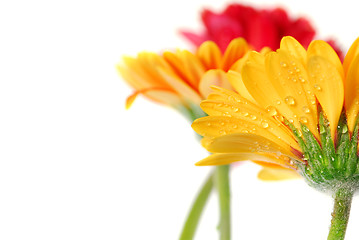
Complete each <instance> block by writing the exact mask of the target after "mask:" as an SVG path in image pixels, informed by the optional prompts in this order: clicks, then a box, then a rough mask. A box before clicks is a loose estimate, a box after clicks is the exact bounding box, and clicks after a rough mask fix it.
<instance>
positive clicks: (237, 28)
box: [181, 3, 341, 57]
mask: <svg viewBox="0 0 359 240" xmlns="http://www.w3.org/2000/svg"><path fill="white" fill-rule="evenodd" d="M202 21H203V24H204V26H205V31H204V32H203V33H201V34H198V33H193V32H191V31H181V34H182V35H183V36H185V37H186V38H187V39H188V40H189V41H191V42H192V43H193V44H194V45H196V46H199V45H200V44H201V43H203V42H204V41H207V40H211V41H214V42H215V43H216V44H217V45H218V46H219V47H220V49H222V50H223V51H224V50H225V49H226V47H227V45H228V43H229V42H230V41H231V40H232V39H234V38H237V37H243V38H244V39H246V40H247V42H248V43H249V44H250V45H251V46H252V47H253V48H254V49H255V50H257V51H259V50H261V49H262V48H263V47H269V48H271V49H277V48H279V42H280V40H281V39H282V37H284V36H293V37H294V38H295V39H297V41H299V42H300V43H301V44H302V45H303V46H304V47H307V46H308V44H309V43H310V42H311V41H312V40H313V38H314V36H315V34H316V33H315V29H314V28H313V26H312V25H311V23H310V21H309V20H307V19H306V18H304V17H300V18H292V17H290V16H289V15H288V13H287V12H286V11H285V10H284V9H282V8H274V9H270V8H265V9H259V8H254V7H250V6H246V5H243V4H236V3H235V4H230V5H228V6H227V7H226V9H225V10H224V11H222V12H219V13H217V12H213V11H211V10H208V9H205V10H204V11H203V12H202ZM328 43H330V45H332V46H333V47H334V48H335V50H336V51H337V52H338V54H339V56H340V57H341V50H340V48H339V47H337V46H336V43H335V42H334V41H333V40H330V41H328Z"/></svg>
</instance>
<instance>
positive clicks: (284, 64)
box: [280, 62, 288, 68]
mask: <svg viewBox="0 0 359 240" xmlns="http://www.w3.org/2000/svg"><path fill="white" fill-rule="evenodd" d="M280 65H281V66H282V67H284V68H285V67H287V66H288V65H287V64H286V63H285V62H280Z"/></svg>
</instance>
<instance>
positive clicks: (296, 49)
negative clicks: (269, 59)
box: [280, 36, 307, 66]
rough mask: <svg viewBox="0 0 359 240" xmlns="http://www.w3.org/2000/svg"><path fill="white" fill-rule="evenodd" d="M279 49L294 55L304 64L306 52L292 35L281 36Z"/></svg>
mask: <svg viewBox="0 0 359 240" xmlns="http://www.w3.org/2000/svg"><path fill="white" fill-rule="evenodd" d="M280 49H282V50H283V51H286V52H288V53H289V55H291V56H293V57H295V58H296V59H297V60H298V61H300V63H301V64H302V65H303V66H305V64H306V61H307V52H306V51H305V48H304V47H303V46H302V45H301V44H300V43H299V42H298V41H297V40H296V39H295V38H293V37H291V36H286V37H283V38H282V40H281V42H280Z"/></svg>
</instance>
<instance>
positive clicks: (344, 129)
mask: <svg viewBox="0 0 359 240" xmlns="http://www.w3.org/2000/svg"><path fill="white" fill-rule="evenodd" d="M347 132H348V127H347V125H344V126H343V129H342V133H347Z"/></svg>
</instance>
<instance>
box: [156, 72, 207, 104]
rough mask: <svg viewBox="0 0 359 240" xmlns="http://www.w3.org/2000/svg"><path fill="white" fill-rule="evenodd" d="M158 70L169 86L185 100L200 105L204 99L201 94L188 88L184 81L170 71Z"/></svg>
mask: <svg viewBox="0 0 359 240" xmlns="http://www.w3.org/2000/svg"><path fill="white" fill-rule="evenodd" d="M157 70H158V72H159V73H160V74H161V76H162V78H163V79H164V80H165V81H166V82H167V84H168V85H170V86H171V87H172V88H173V90H174V91H176V92H177V93H178V95H180V96H181V97H182V98H183V99H184V100H186V101H190V102H192V103H194V104H200V102H201V100H202V98H201V97H200V96H199V93H197V92H196V91H195V90H194V89H192V88H191V87H190V86H188V85H187V84H186V83H185V82H184V81H182V79H180V78H179V77H178V76H176V75H175V74H173V73H172V72H171V71H170V70H168V69H162V68H158V69H157Z"/></svg>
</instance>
